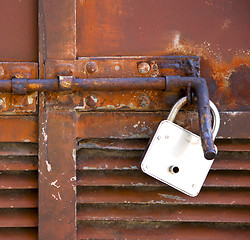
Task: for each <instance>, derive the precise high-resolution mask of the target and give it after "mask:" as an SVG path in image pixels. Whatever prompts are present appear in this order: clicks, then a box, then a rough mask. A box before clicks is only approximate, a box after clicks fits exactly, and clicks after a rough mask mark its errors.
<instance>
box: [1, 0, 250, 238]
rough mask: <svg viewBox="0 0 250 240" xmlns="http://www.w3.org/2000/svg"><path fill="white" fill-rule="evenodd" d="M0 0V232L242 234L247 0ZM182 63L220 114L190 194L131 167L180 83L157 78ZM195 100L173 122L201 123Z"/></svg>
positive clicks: (245, 226) (245, 231)
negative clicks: (212, 148) (204, 173)
mask: <svg viewBox="0 0 250 240" xmlns="http://www.w3.org/2000/svg"><path fill="white" fill-rule="evenodd" d="M0 8H1V9H2V14H1V15H0V19H1V25H0V30H1V33H2V35H1V36H2V38H1V40H0V43H1V44H0V60H1V62H0V88H1V89H4V91H3V90H2V93H0V170H1V174H0V239H25V240H26V239H38V238H39V239H46V240H47V239H53V240H59V239H248V238H249V235H250V228H249V215H250V209H249V204H250V202H249V199H250V191H249V182H250V181H249V180H250V179H249V169H250V163H249V159H250V158H249V152H250V142H249V136H250V128H249V126H248V125H249V116H250V111H249V110H250V109H249V103H250V98H249V49H248V48H249V30H248V22H249V14H248V13H249V10H250V4H249V1H247V0H241V1H236V0H234V1H229V0H223V1H212V0H209V1H199V0H190V1H185V0H175V1H174V0H158V1H153V0H137V1H132V0H102V1H97V0H84V1H83V0H53V1H50V0H39V1H35V0H12V1H9V0H2V1H0ZM198 57H199V58H198ZM190 60H192V63H197V64H198V63H199V64H200V69H196V68H195V71H197V72H199V71H200V74H201V76H202V77H203V78H205V79H206V80H207V84H208V87H209V94H210V99H211V100H212V101H213V102H215V104H216V105H217V106H218V108H219V110H220V114H221V119H222V121H221V122H222V124H221V129H220V131H219V134H218V136H217V139H216V144H217V146H218V148H219V155H218V157H217V158H216V160H215V162H214V164H213V166H212V169H211V171H210V173H209V175H208V177H207V180H206V181H205V184H204V187H203V189H202V191H201V193H200V194H199V196H197V197H195V198H191V197H188V196H186V195H184V194H182V193H180V192H178V191H176V190H174V189H172V188H170V187H168V186H166V185H163V184H162V183H160V182H159V181H157V180H154V179H152V178H150V177H148V176H145V175H144V174H143V173H142V172H141V171H140V170H139V162H140V158H141V156H142V154H143V151H144V149H145V147H146V145H147V142H148V140H149V138H150V137H151V136H152V134H153V132H154V130H155V128H156V126H157V124H158V123H159V121H161V120H162V119H165V118H166V117H167V115H168V112H169V110H170V108H171V106H172V105H173V104H174V103H175V102H176V100H177V99H178V98H179V97H181V96H183V95H185V94H186V93H187V90H186V89H185V88H182V89H177V88H176V89H173V90H171V91H169V90H166V87H165V82H164V81H163V79H164V78H163V76H166V75H171V76H173V75H181V76H189V75H190V74H191V72H192V71H193V70H192V67H191V68H190V65H188V62H190ZM199 64H198V65H199ZM198 65H197V66H198ZM195 66H196V65H195ZM73 78H74V79H76V80H75V83H77V84H78V85H73V83H72V79H73ZM31 79H37V80H32V81H31ZM45 79H47V80H45ZM77 79H84V84H83V85H81V86H80V82H79V81H78V82H77ZM41 85H42V87H41ZM79 86H80V87H79ZM142 86H143V87H142ZM80 88H81V91H79V90H80ZM34 90H37V91H34ZM43 90H46V91H43ZM10 91H12V93H7V92H10ZM31 91H33V92H31ZM195 108H196V107H195V105H191V106H189V107H187V108H186V109H185V111H183V112H181V113H180V114H179V115H178V118H177V120H176V121H177V123H178V124H180V125H182V126H184V127H186V128H187V129H190V130H192V131H194V132H199V127H198V116H197V111H194V109H195Z"/></svg>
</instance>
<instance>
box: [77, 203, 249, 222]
mask: <svg viewBox="0 0 250 240" xmlns="http://www.w3.org/2000/svg"><path fill="white" fill-rule="evenodd" d="M249 216H250V208H249V207H245V206H244V207H239V206H236V207H235V206H218V205H217V206H211V205H207V206H204V205H203V206H192V205H191V206H190V205H178V206H173V205H169V206H166V205H157V204H155V205H138V204H136V205H133V204H131V203H130V204H126V205H124V204H121V205H110V204H109V205H100V204H99V205H95V204H93V205H89V204H88V205H80V206H78V212H77V220H78V221H79V220H100V221H114V220H116V221H117V220H119V221H170V222H173V221H174V222H218V223H221V222H223V223H229V222H235V223H250V219H249Z"/></svg>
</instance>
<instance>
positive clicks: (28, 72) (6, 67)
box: [0, 62, 38, 85]
mask: <svg viewBox="0 0 250 240" xmlns="http://www.w3.org/2000/svg"><path fill="white" fill-rule="evenodd" d="M0 70H1V71H0V83H1V85H2V84H4V82H5V81H1V80H4V79H10V78H37V77H38V64H37V63H36V62H0Z"/></svg>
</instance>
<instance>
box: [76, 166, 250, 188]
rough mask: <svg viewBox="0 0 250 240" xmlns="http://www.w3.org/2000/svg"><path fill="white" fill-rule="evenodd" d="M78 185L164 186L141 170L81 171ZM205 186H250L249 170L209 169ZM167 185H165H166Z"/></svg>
mask: <svg viewBox="0 0 250 240" xmlns="http://www.w3.org/2000/svg"><path fill="white" fill-rule="evenodd" d="M77 184H78V185H79V186H166V185H165V184H164V183H162V182H159V181H158V180H155V179H153V178H151V177H148V176H147V175H145V174H143V173H142V172H141V171H136V170H134V171H133V170H132V171H131V170H123V171H122V172H120V171H108V170H106V171H101V170H99V171H95V170H92V171H91V170H89V171H88V172H85V171H81V172H78V175H77ZM204 186H205V187H222V188H223V187H225V188H226V187H250V176H249V172H247V171H246V172H245V171H220V172H217V171H210V172H209V174H208V176H207V178H206V181H205V182H204ZM166 187H167V186H166Z"/></svg>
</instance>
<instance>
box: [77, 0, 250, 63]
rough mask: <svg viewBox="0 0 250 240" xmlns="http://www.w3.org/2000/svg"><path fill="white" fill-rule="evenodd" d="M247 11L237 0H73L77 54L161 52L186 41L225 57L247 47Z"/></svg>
mask: <svg viewBox="0 0 250 240" xmlns="http://www.w3.org/2000/svg"><path fill="white" fill-rule="evenodd" d="M248 13H249V2H248V1H241V2H240V3H239V1H237V0H234V1H229V0H223V1H219V2H217V1H214V0H210V1H196V0H191V1H188V2H187V1H185V0H178V1H175V0H168V1H165V0H160V1H157V3H156V2H155V1H153V0H139V1H136V2H134V1H133V0H129V1H124V0H118V1H112V0H111V1H110V0H104V1H102V2H101V3H100V2H99V1H98V0H87V1H81V0H78V1H77V30H78V31H77V49H78V51H77V55H78V57H82V56H111V55H125V56H126V55H132V56H134V55H150V54H153V55H157V54H158V55H160V54H162V53H164V52H166V51H169V45H171V44H174V43H175V44H179V43H183V42H184V41H186V42H187V43H192V45H193V48H194V49H195V47H196V45H201V46H206V43H207V44H210V48H211V51H216V50H217V51H216V53H218V52H220V53H221V55H222V57H223V58H225V59H227V60H229V61H230V60H231V59H232V57H233V55H234V54H235V53H236V52H237V50H238V51H239V50H242V51H247V50H248V47H249V44H248V41H247V39H248V37H249V28H248V22H249V14H248ZM239 16H240V18H239ZM100 32H101V33H102V34H100ZM86 36H88V37H86ZM204 42H205V43H204ZM218 48H219V49H218Z"/></svg>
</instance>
